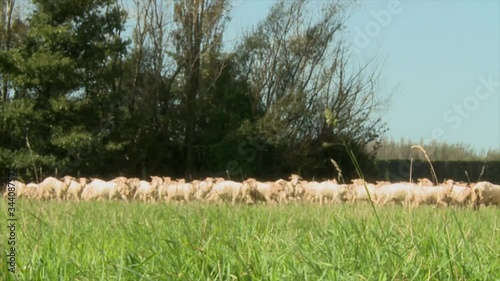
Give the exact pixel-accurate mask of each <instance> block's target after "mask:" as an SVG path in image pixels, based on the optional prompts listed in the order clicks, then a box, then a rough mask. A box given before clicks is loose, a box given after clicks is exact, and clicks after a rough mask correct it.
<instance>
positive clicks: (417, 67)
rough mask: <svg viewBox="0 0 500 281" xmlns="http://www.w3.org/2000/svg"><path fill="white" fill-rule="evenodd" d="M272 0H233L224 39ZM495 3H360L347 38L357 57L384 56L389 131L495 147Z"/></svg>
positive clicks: (498, 77)
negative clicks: (230, 18) (388, 100)
mask: <svg viewBox="0 0 500 281" xmlns="http://www.w3.org/2000/svg"><path fill="white" fill-rule="evenodd" d="M317 2H320V1H317ZM390 2H394V3H392V4H390ZM273 3H274V1H271V0H238V1H234V8H233V12H232V20H231V22H230V23H229V25H228V30H227V32H226V38H225V41H228V43H229V42H231V43H232V42H236V41H237V40H238V39H239V38H240V36H241V34H242V31H243V30H245V29H247V28H248V27H250V26H252V25H254V24H256V23H257V22H258V21H259V20H261V19H263V18H264V17H265V16H266V14H267V12H268V10H269V7H270V6H272V4H273ZM499 3H500V1H495V0H489V1H473V0H469V1H417V0H413V1H411V0H410V1H362V2H361V3H360V4H361V5H360V7H359V8H357V9H356V10H355V13H354V14H353V15H352V17H351V18H350V19H349V21H348V23H347V24H348V29H349V33H348V36H347V39H348V40H350V41H351V44H352V46H353V47H355V54H356V55H358V56H359V57H360V58H362V57H365V56H370V55H372V54H374V53H375V52H376V53H377V54H378V56H379V57H380V58H381V59H383V60H384V61H385V63H384V68H383V73H382V78H383V82H384V84H383V85H384V86H383V88H382V92H381V94H384V95H385V94H392V104H391V107H390V109H389V111H388V112H387V113H386V114H385V115H384V117H385V120H386V121H387V124H388V127H389V131H388V133H387V137H389V138H390V137H393V138H395V139H396V140H398V139H400V138H401V137H404V138H409V139H411V140H412V141H415V143H417V142H419V141H420V140H424V141H425V140H432V139H436V140H439V141H445V142H450V143H458V142H461V143H465V144H470V145H471V146H472V147H473V148H475V149H477V150H478V151H480V150H481V149H489V148H493V149H500V4H499Z"/></svg>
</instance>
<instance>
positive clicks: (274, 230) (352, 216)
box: [0, 199, 500, 280]
mask: <svg viewBox="0 0 500 281" xmlns="http://www.w3.org/2000/svg"><path fill="white" fill-rule="evenodd" d="M0 208H1V212H0V221H2V222H3V223H4V224H5V225H7V204H6V201H5V200H2V202H1V203H0ZM376 212H377V215H376V214H375V213H374V210H373V209H372V207H371V206H370V205H369V204H356V205H350V204H343V205H333V206H322V207H321V206H318V205H311V204H305V203H304V204H298V205H294V204H289V205H279V206H270V205H258V206H243V205H236V206H228V205H220V206H217V205H214V204H212V205H207V204H200V203H190V204H186V205H176V204H170V205H166V204H151V203H139V202H133V203H125V202H119V201H115V202H79V203H76V202H67V201H63V202H57V201H50V202H39V201H28V200H25V201H23V200H21V199H19V200H17V202H16V217H17V219H18V220H17V222H16V235H17V241H16V259H17V273H15V274H11V273H7V265H6V264H7V261H6V254H5V253H6V248H5V247H6V242H7V236H8V229H7V227H2V228H1V232H0V239H1V240H0V242H1V243H0V245H2V252H3V253H2V255H1V258H0V262H1V267H2V270H0V272H1V273H0V280H500V219H499V218H500V209H499V208H498V207H487V208H481V209H480V210H478V211H473V210H472V209H470V208H433V207H430V206H422V207H419V208H416V209H412V210H409V209H405V208H403V207H401V206H385V207H379V208H376Z"/></svg>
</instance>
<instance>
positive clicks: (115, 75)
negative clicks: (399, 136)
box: [0, 0, 388, 180]
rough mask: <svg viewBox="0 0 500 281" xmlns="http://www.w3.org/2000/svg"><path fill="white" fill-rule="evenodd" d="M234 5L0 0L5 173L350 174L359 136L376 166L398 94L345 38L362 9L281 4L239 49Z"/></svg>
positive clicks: (299, 1)
mask: <svg viewBox="0 0 500 281" xmlns="http://www.w3.org/2000/svg"><path fill="white" fill-rule="evenodd" d="M232 3H233V2H231V1H229V0H173V1H161V0H145V1H139V0H132V1H125V2H123V3H120V2H118V1H116V0H82V1H71V0H57V1H56V0H33V1H31V2H29V3H28V2H22V1H21V0H1V1H0V5H1V6H0V13H1V14H0V32H1V33H0V86H1V95H0V168H1V169H3V170H5V169H7V168H10V169H15V170H17V171H18V172H19V174H20V175H22V176H23V177H24V178H25V179H26V180H28V179H32V180H39V179H40V178H42V177H44V176H47V175H65V174H71V175H81V176H100V177H113V176H118V175H126V176H139V177H143V178H146V177H148V176H150V175H158V174H160V175H171V176H178V177H181V176H183V177H188V178H189V177H191V178H196V177H200V176H203V175H212V176H215V175H217V176H225V177H229V178H231V177H234V178H237V179H240V178H245V177H249V176H258V177H260V178H272V177H277V176H279V177H282V176H283V175H287V174H290V173H300V174H302V175H304V176H310V177H313V176H315V177H321V176H324V177H331V175H332V174H333V167H332V165H331V162H330V159H335V160H336V161H337V163H339V165H340V166H341V167H342V168H343V169H344V176H347V177H348V176H349V175H350V174H352V175H354V169H353V164H352V161H351V159H350V158H349V154H348V153H347V149H346V147H348V148H349V149H350V150H351V151H353V152H354V155H355V156H356V157H357V158H358V162H359V163H360V165H361V166H362V168H363V169H364V171H367V172H369V171H371V170H373V169H374V160H375V155H376V151H377V148H378V146H379V144H380V140H381V137H382V136H383V133H384V132H385V131H386V130H387V128H386V125H385V123H384V121H383V119H382V116H381V113H382V112H383V110H384V109H385V108H386V106H387V104H388V100H387V98H384V95H382V94H381V90H380V89H379V82H378V77H379V75H380V67H379V64H377V60H376V58H369V59H367V60H365V61H363V62H361V63H360V62H359V61H360V60H359V59H358V58H355V57H354V55H353V54H352V52H351V51H350V50H351V49H350V47H349V44H348V42H347V41H346V39H345V38H346V36H345V35H346V30H347V29H348V26H346V19H347V17H348V15H349V14H351V13H352V12H353V11H354V10H355V5H354V4H353V3H351V2H347V1H340V0H339V1H328V2H326V3H321V4H318V3H316V2H315V3H310V2H307V1H304V0H290V1H287V0H281V1H277V2H276V3H275V4H274V5H273V6H272V8H271V9H270V11H269V13H268V14H267V16H266V17H265V18H264V19H263V20H262V21H260V22H259V23H258V24H257V25H256V26H254V27H251V28H248V29H247V30H245V31H242V36H241V38H240V40H239V42H238V43H237V44H234V46H230V45H229V44H228V43H227V42H226V41H225V40H224V37H223V35H224V32H225V31H226V29H227V28H228V25H229V24H230V23H231V21H230V17H231V11H232V10H231V9H232V7H231V5H232ZM325 109H328V112H330V113H331V116H329V118H330V121H331V122H330V123H327V122H326V120H325V114H324V112H325ZM329 124H332V125H333V126H329ZM367 144H370V145H371V147H375V149H367Z"/></svg>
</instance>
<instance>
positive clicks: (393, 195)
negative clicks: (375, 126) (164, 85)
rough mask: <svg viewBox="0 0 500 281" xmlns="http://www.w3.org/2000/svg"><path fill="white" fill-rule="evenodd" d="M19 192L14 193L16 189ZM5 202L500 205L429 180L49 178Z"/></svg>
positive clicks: (482, 185) (499, 188)
mask: <svg viewBox="0 0 500 281" xmlns="http://www.w3.org/2000/svg"><path fill="white" fill-rule="evenodd" d="M14 186H15V191H13V189H12V187H14ZM7 187H8V188H7V189H6V192H5V194H4V197H7V196H14V195H15V196H17V197H18V198H28V199H38V200H49V199H57V200H75V201H80V200H86V201H89V200H124V201H127V202H128V201H131V200H140V201H143V202H166V203H170V202H179V203H180V202H191V201H205V202H216V203H223V202H228V203H232V204H236V203H243V204H254V203H258V202H263V203H269V204H286V203H290V202H300V201H304V202H311V203H313V202H316V203H319V204H320V205H323V204H333V203H343V202H347V203H356V202H369V200H370V199H371V200H372V201H373V202H374V203H375V204H377V205H386V204H389V203H397V204H402V205H404V206H411V207H416V206H419V205H421V204H429V205H436V206H444V207H446V206H449V205H455V206H473V207H474V208H477V207H479V206H481V205H486V206H487V205H496V206H499V205H500V185H496V184H492V183H490V182H486V181H483V182H478V183H475V184H466V183H457V182H454V181H452V180H447V181H446V182H444V183H442V184H438V185H434V184H433V183H432V182H431V181H430V180H428V179H419V181H418V183H408V182H400V183H390V182H377V183H376V184H371V183H365V181H364V180H361V179H357V180H353V181H352V184H339V183H338V182H337V181H336V180H328V181H322V182H317V181H305V180H303V179H302V178H301V177H300V176H298V175H295V174H292V175H291V176H290V177H289V180H288V181H286V180H283V179H280V180H277V181H275V182H260V181H257V180H256V179H254V178H249V179H247V180H245V181H243V182H236V181H231V180H225V179H224V178H211V177H208V178H206V179H204V180H194V181H192V182H186V181H185V180H184V179H180V180H172V179H171V178H170V177H158V176H152V177H151V181H150V182H148V181H144V180H140V179H138V178H126V177H117V178H115V179H113V180H111V181H104V180H101V179H91V180H90V181H89V180H88V179H86V178H79V179H76V178H74V177H71V176H65V177H64V178H61V179H57V178H54V177H48V178H46V179H45V180H43V181H42V182H41V183H40V184H35V183H29V184H24V183H22V182H19V181H12V182H9V183H8V185H7Z"/></svg>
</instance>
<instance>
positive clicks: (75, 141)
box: [0, 0, 126, 174]
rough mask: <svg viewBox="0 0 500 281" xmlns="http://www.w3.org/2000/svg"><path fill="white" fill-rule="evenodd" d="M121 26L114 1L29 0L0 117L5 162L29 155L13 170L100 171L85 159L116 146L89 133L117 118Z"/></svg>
mask: <svg viewBox="0 0 500 281" xmlns="http://www.w3.org/2000/svg"><path fill="white" fill-rule="evenodd" d="M124 19H125V14H124V12H123V10H122V9H121V8H120V7H119V6H118V5H117V4H116V1H113V0H87V1H78V2H74V1H54V0H37V1H34V12H33V13H32V14H31V15H30V17H29V19H28V23H29V24H28V26H29V28H28V29H27V34H26V38H25V39H24V40H23V42H22V44H21V45H20V46H18V47H17V48H13V49H11V50H9V55H10V56H11V57H12V59H13V64H14V65H15V69H13V70H12V71H11V73H10V75H11V77H12V81H13V84H14V87H13V91H14V95H13V101H12V103H11V104H3V105H2V106H3V108H2V111H1V113H0V115H2V116H1V118H2V119H3V121H4V122H5V124H8V125H6V126H5V127H4V128H2V131H3V133H2V140H1V141H2V143H3V144H4V145H3V147H8V148H9V149H6V150H4V153H3V155H4V156H3V157H6V156H5V155H13V154H14V153H13V151H17V152H16V153H17V154H22V155H31V156H30V158H31V160H32V161H28V160H27V159H28V157H16V159H18V162H17V163H15V165H14V167H16V168H19V169H24V168H31V167H32V166H40V168H42V167H46V168H49V167H50V168H56V169H57V168H58V169H59V171H60V172H61V173H63V172H69V171H71V172H73V173H74V172H75V171H74V170H73V169H77V170H79V169H84V170H85V169H87V171H94V172H95V171H96V170H98V169H99V168H101V167H102V166H101V167H99V166H97V167H96V166H93V165H91V163H95V162H94V161H95V160H96V159H95V158H94V159H91V158H90V157H89V156H90V154H91V153H92V154H95V155H100V156H102V157H103V158H106V157H107V156H108V154H107V153H108V152H110V151H113V149H112V148H110V146H111V147H112V146H113V145H114V144H113V141H114V140H113V137H116V138H118V139H119V137H118V136H113V135H112V134H110V133H109V131H107V130H105V129H103V130H96V129H95V128H99V126H100V125H99V123H100V121H101V120H102V119H113V116H114V115H115V114H119V113H118V111H117V107H116V99H117V98H119V91H118V89H119V87H120V83H121V81H120V77H121V74H120V64H121V58H122V56H123V55H124V54H125V51H126V42H125V41H123V40H122V38H121V37H120V33H121V32H122V30H123V23H124ZM5 144H10V145H9V146H5ZM28 144H30V145H29V146H28ZM83 154H85V155H83ZM85 156H87V159H86V160H82V158H84V157H85ZM97 158H100V157H97ZM8 160H9V159H8V157H7V161H8ZM82 162H86V163H82ZM6 165H12V162H10V163H9V162H7V163H6ZM103 166H104V167H105V165H103ZM35 170H38V169H35ZM49 172H50V174H52V173H53V172H52V171H49Z"/></svg>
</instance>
